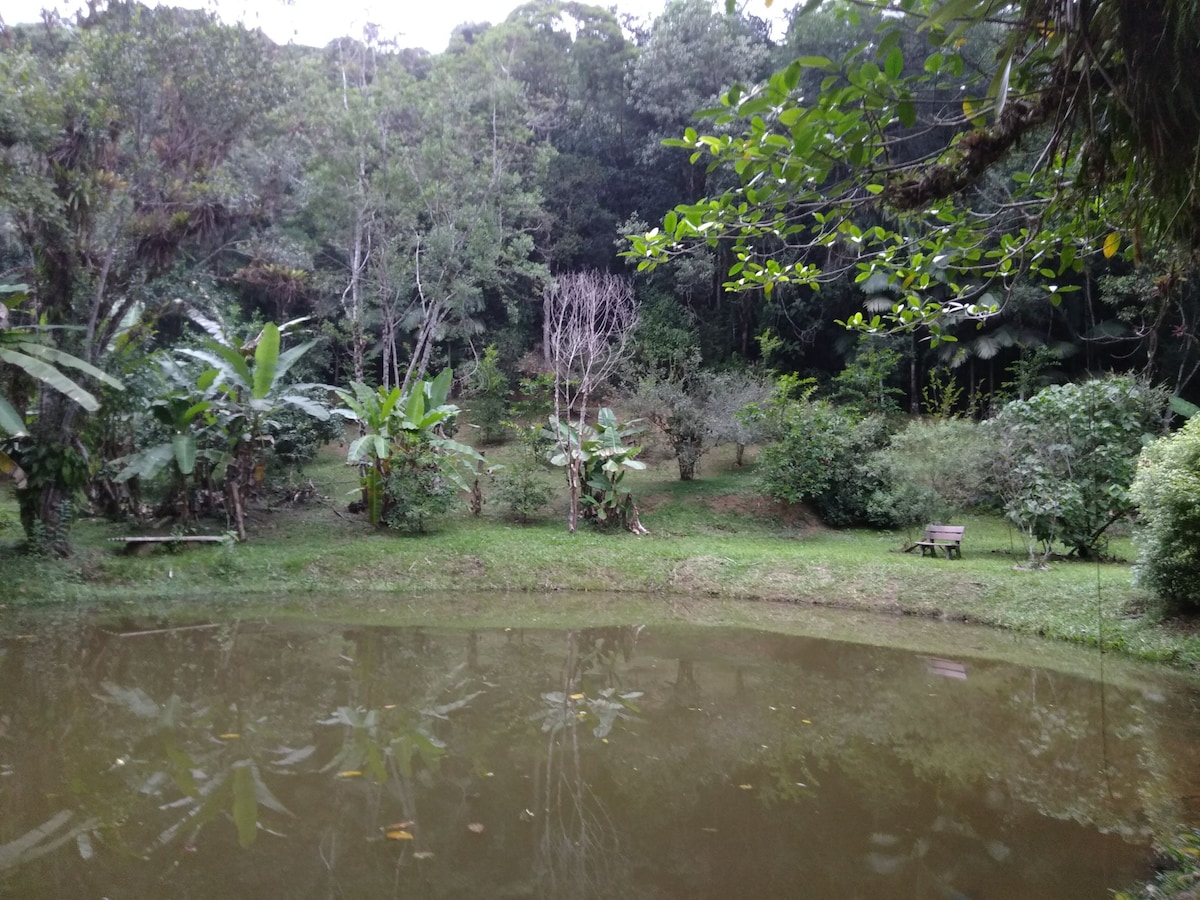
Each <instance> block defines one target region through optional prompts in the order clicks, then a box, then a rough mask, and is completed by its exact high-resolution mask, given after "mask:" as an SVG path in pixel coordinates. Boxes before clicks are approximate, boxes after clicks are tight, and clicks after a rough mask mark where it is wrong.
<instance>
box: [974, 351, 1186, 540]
mask: <svg viewBox="0 0 1200 900" xmlns="http://www.w3.org/2000/svg"><path fill="white" fill-rule="evenodd" d="M1165 406H1166V397H1165V395H1164V393H1163V392H1162V391H1160V390H1157V389H1154V388H1151V387H1149V386H1147V385H1145V384H1143V383H1141V382H1139V381H1137V380H1136V379H1134V378H1131V377H1129V376H1124V375H1122V376H1109V377H1107V378H1102V379H1096V380H1093V381H1088V382H1085V383H1083V384H1063V385H1055V386H1053V387H1048V388H1045V389H1043V390H1041V391H1039V392H1038V393H1037V394H1035V395H1034V396H1033V397H1030V398H1029V399H1028V400H1017V401H1014V402H1012V403H1009V404H1008V405H1007V406H1005V407H1004V409H1002V410H1001V411H1000V413H999V414H998V415H997V416H996V417H995V418H994V419H992V420H991V421H989V422H988V423H987V428H988V432H989V434H990V436H991V439H992V441H993V447H994V457H993V465H992V473H991V478H990V483H991V485H992V486H993V487H994V489H995V491H996V493H997V494H998V495H999V496H1000V498H1001V499H1002V501H1003V504H1004V509H1005V512H1006V513H1007V515H1008V517H1009V518H1010V519H1011V520H1012V521H1013V523H1014V524H1016V525H1017V527H1019V528H1020V529H1021V530H1022V532H1023V533H1024V534H1025V535H1026V541H1027V542H1028V544H1029V551H1030V556H1031V557H1032V556H1033V555H1034V547H1035V544H1036V542H1039V541H1040V542H1041V543H1042V545H1043V548H1044V551H1045V552H1046V553H1049V550H1050V548H1051V547H1052V546H1053V544H1054V543H1055V542H1061V543H1063V544H1064V545H1066V546H1067V547H1069V548H1071V552H1072V553H1076V554H1078V555H1079V556H1091V555H1094V554H1096V553H1100V552H1103V550H1104V548H1105V542H1104V533H1105V531H1106V530H1107V529H1108V527H1109V526H1110V525H1111V524H1112V523H1113V522H1116V521H1117V520H1118V519H1121V518H1123V517H1124V516H1127V515H1128V514H1129V513H1130V512H1132V510H1133V505H1134V504H1133V501H1132V500H1131V499H1130V497H1129V491H1128V486H1129V484H1130V482H1131V481H1132V480H1133V475H1134V471H1135V469H1136V465H1137V458H1138V454H1139V452H1140V451H1141V448H1142V444H1143V440H1144V438H1145V437H1146V435H1147V434H1148V433H1150V432H1152V431H1153V430H1154V429H1155V427H1156V426H1157V425H1158V423H1159V422H1160V421H1161V418H1160V417H1161V414H1162V411H1163V409H1164V408H1165Z"/></svg>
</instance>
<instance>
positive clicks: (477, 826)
mask: <svg viewBox="0 0 1200 900" xmlns="http://www.w3.org/2000/svg"><path fill="white" fill-rule="evenodd" d="M467 831H469V832H471V834H483V823H482V822H472V823H471V824H469V825H468V826H467Z"/></svg>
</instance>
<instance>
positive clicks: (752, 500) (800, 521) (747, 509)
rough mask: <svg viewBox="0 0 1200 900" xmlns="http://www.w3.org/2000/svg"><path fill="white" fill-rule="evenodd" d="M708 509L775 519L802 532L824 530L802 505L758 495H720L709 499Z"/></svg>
mask: <svg viewBox="0 0 1200 900" xmlns="http://www.w3.org/2000/svg"><path fill="white" fill-rule="evenodd" d="M706 502H707V504H708V508H709V509H711V510H712V511H713V512H717V513H730V512H731V513H737V514H738V515H742V516H756V517H758V518H761V519H777V520H779V521H780V522H782V523H783V524H784V525H787V526H788V527H789V528H799V529H801V530H803V531H817V530H824V528H825V526H824V525H823V524H822V523H821V520H820V519H818V518H817V516H816V514H815V513H814V512H813V511H812V510H811V509H809V508H808V507H807V506H805V505H804V504H803V503H781V502H780V501H778V500H772V499H771V498H770V497H763V496H761V495H759V494H722V495H721V496H719V497H709V498H708V500H707V501H706Z"/></svg>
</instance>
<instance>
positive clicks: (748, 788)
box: [738, 784, 754, 791]
mask: <svg viewBox="0 0 1200 900" xmlns="http://www.w3.org/2000/svg"><path fill="white" fill-rule="evenodd" d="M738 787H740V788H741V789H742V790H743V791H752V790H754V785H752V784H739V785H738Z"/></svg>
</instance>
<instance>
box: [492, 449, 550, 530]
mask: <svg viewBox="0 0 1200 900" xmlns="http://www.w3.org/2000/svg"><path fill="white" fill-rule="evenodd" d="M542 471H543V470H542V467H541V466H539V465H538V464H537V463H536V462H534V461H532V460H529V459H525V458H522V459H519V460H517V461H516V462H514V463H510V464H509V465H507V466H505V467H504V468H503V469H501V470H500V471H499V472H497V473H496V488H495V497H496V499H497V500H498V501H499V502H500V503H502V504H504V505H505V506H506V507H508V509H509V511H510V512H511V513H512V515H513V518H515V519H516V520H517V521H518V522H522V523H525V522H528V521H529V520H530V519H532V518H533V517H534V515H536V514H537V512H538V511H539V510H540V509H541V508H542V507H543V506H545V505H546V504H547V503H549V502H550V497H551V495H552V494H553V493H554V491H553V490H552V489H551V487H550V485H548V484H547V483H546V480H545V478H544V477H543V476H542Z"/></svg>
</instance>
